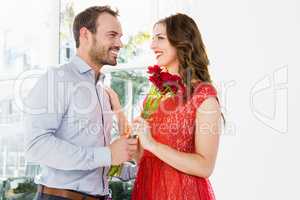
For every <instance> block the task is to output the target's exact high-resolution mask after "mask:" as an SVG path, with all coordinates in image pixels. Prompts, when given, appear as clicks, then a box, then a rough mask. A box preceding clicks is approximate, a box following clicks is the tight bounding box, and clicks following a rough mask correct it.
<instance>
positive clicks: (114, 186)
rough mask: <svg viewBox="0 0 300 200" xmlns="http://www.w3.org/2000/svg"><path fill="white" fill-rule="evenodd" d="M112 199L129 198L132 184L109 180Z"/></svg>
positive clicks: (124, 199)
mask: <svg viewBox="0 0 300 200" xmlns="http://www.w3.org/2000/svg"><path fill="white" fill-rule="evenodd" d="M109 187H110V188H111V190H112V198H113V200H130V195H131V191H132V184H131V183H130V182H110V184H109Z"/></svg>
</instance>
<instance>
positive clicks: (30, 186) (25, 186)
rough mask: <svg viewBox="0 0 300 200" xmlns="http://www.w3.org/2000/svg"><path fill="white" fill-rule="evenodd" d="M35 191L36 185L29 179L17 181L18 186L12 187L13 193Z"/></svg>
mask: <svg viewBox="0 0 300 200" xmlns="http://www.w3.org/2000/svg"><path fill="white" fill-rule="evenodd" d="M35 191H36V185H35V183H34V182H33V181H31V180H26V181H25V182H24V183H19V184H18V187H17V188H15V189H13V192H14V193H15V194H19V193H34V192H35Z"/></svg>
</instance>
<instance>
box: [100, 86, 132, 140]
mask: <svg viewBox="0 0 300 200" xmlns="http://www.w3.org/2000/svg"><path fill="white" fill-rule="evenodd" d="M105 91H106V93H107V94H108V96H109V100H110V104H111V107H112V110H113V111H114V113H115V114H116V117H117V119H118V127H119V132H120V135H121V136H126V137H128V136H129V135H130V133H131V126H130V125H129V122H128V120H127V118H126V116H125V114H124V113H123V111H122V107H121V104H120V100H119V96H118V94H117V93H116V92H115V91H114V90H113V89H111V88H109V87H106V88H105Z"/></svg>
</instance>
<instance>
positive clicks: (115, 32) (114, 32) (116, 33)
mask: <svg viewBox="0 0 300 200" xmlns="http://www.w3.org/2000/svg"><path fill="white" fill-rule="evenodd" d="M107 33H113V34H115V35H121V36H122V35H123V34H122V33H118V32H117V31H108V32H107Z"/></svg>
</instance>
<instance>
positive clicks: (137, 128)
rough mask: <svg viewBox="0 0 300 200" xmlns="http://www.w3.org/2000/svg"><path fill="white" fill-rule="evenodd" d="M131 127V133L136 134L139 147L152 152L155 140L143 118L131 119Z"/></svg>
mask: <svg viewBox="0 0 300 200" xmlns="http://www.w3.org/2000/svg"><path fill="white" fill-rule="evenodd" d="M133 127H134V131H133V134H137V135H138V138H139V142H140V145H141V147H142V148H143V149H146V150H148V151H151V152H152V151H153V150H154V148H155V145H156V141H155V140H154V138H153V137H152V135H151V132H150V128H149V125H148V123H147V122H146V121H145V120H144V119H143V118H141V117H139V118H136V119H135V120H134V121H133Z"/></svg>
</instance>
